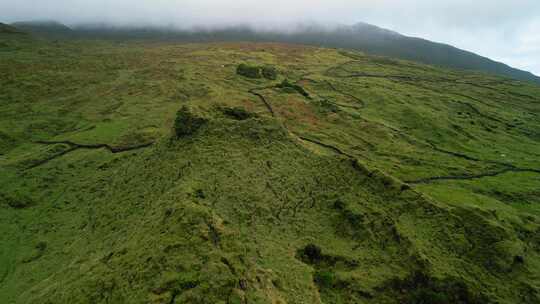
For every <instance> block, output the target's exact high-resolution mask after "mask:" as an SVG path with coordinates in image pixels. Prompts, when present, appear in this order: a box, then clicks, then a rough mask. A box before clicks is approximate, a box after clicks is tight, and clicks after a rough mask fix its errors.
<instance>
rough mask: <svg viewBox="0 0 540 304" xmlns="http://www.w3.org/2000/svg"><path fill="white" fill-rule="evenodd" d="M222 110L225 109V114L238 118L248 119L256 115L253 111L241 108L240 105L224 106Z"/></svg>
mask: <svg viewBox="0 0 540 304" xmlns="http://www.w3.org/2000/svg"><path fill="white" fill-rule="evenodd" d="M222 111H223V114H225V115H227V116H229V117H230V118H232V119H236V120H246V119H248V118H251V117H253V116H254V115H253V113H250V112H248V111H246V110H245V109H244V108H240V107H234V108H223V109H222Z"/></svg>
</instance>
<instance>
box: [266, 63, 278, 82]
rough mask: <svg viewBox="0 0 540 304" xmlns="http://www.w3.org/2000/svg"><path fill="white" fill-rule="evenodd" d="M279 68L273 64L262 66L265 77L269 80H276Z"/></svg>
mask: <svg viewBox="0 0 540 304" xmlns="http://www.w3.org/2000/svg"><path fill="white" fill-rule="evenodd" d="M277 74H278V73H277V70H276V68H275V67H273V66H264V67H263V68H262V75H263V77H264V78H266V79H269V80H276V79H277Z"/></svg>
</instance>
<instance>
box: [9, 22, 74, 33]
mask: <svg viewBox="0 0 540 304" xmlns="http://www.w3.org/2000/svg"><path fill="white" fill-rule="evenodd" d="M11 26H12V27H15V28H17V29H20V30H23V31H26V32H29V33H31V34H35V35H41V36H47V37H66V36H68V35H71V34H72V33H73V31H72V30H71V28H69V27H68V26H66V25H65V24H62V23H60V22H56V21H23V22H15V23H12V24H11Z"/></svg>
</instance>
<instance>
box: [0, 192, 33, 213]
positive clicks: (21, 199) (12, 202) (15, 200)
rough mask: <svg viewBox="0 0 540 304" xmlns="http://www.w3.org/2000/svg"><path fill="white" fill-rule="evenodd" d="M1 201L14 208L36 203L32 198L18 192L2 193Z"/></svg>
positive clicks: (26, 206) (0, 194)
mask: <svg viewBox="0 0 540 304" xmlns="http://www.w3.org/2000/svg"><path fill="white" fill-rule="evenodd" d="M0 202H4V203H7V205H8V206H9V207H11V208H13V209H24V208H28V207H31V206H32V205H34V202H33V201H32V199H30V198H29V197H27V196H25V195H22V194H20V193H18V192H15V193H13V194H10V195H8V194H2V193H0Z"/></svg>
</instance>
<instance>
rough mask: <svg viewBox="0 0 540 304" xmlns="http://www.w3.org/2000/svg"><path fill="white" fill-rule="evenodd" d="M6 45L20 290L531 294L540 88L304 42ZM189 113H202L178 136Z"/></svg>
mask: <svg viewBox="0 0 540 304" xmlns="http://www.w3.org/2000/svg"><path fill="white" fill-rule="evenodd" d="M2 39H3V40H2V42H4V44H3V45H2V46H1V47H0V69H1V70H2V71H3V72H2V74H0V86H1V87H2V90H1V91H0V117H1V119H0V167H1V169H2V170H0V189H1V190H0V194H1V196H0V198H1V199H2V201H0V231H2V234H1V236H0V244H2V245H1V246H0V297H1V298H3V299H7V303H10V302H14V303H122V302H128V303H148V302H152V303H245V302H246V301H247V302H248V303H319V302H323V303H400V302H407V301H408V302H410V303H415V301H416V300H417V299H419V298H432V299H433V298H437V297H439V298H440V297H444V296H447V297H450V298H451V297H452V296H454V297H455V296H456V295H461V296H462V297H463V298H467V299H468V300H469V301H470V302H474V301H477V302H478V303H481V302H486V301H488V300H489V301H491V302H499V303H516V302H522V303H534V302H538V301H540V294H539V291H540V277H539V275H538V274H539V273H540V257H539V256H538V254H539V250H540V239H539V238H538V232H540V208H538V203H540V201H539V200H538V197H540V196H539V190H538V189H540V174H539V172H538V170H539V169H540V145H539V140H540V133H539V131H538V130H540V119H539V117H538V116H539V114H540V104H539V102H540V98H539V97H538V96H540V88H539V87H535V86H532V85H528V84H523V83H520V82H516V81H512V80H508V79H501V78H494V77H491V76H486V75H482V74H472V73H467V74H465V73H463V72H457V71H453V70H444V69H439V68H434V67H430V66H425V65H419V64H414V63H410V62H406V61H396V60H390V59H386V58H379V57H370V56H365V55H362V54H359V53H349V52H340V51H338V50H330V49H317V48H309V47H300V46H288V45H277V44H205V45H202V44H201V45H196V44H189V45H167V44H148V43H146V44H145V43H130V44H113V43H108V42H96V41H92V42H56V43H48V42H43V41H32V40H21V39H19V38H11V37H2ZM244 62H247V63H253V64H272V65H275V66H276V67H277V68H278V69H279V70H280V76H279V79H278V80H276V81H266V80H251V79H247V78H244V77H241V76H238V75H236V74H235V68H236V66H237V65H238V64H239V63H244ZM284 78H288V79H289V80H291V81H294V82H297V83H298V84H299V85H301V86H302V87H303V88H304V89H305V90H307V92H309V93H310V97H309V98H305V97H303V96H302V95H300V94H296V93H291V92H287V91H286V90H284V89H279V88H275V87H272V86H273V85H275V84H277V83H279V82H280V81H281V80H283V79H284ZM263 98H264V101H265V102H266V104H265V103H263V100H262V99H263ZM183 105H187V106H189V107H190V109H191V110H192V111H193V112H194V113H196V114H197V115H200V116H202V117H205V118H206V119H208V123H207V124H206V125H205V126H204V127H203V128H201V129H200V130H198V131H197V133H195V134H193V135H192V136H190V137H186V138H182V139H173V138H172V135H171V134H172V129H171V128H172V125H173V120H174V117H175V113H176V111H177V110H178V109H179V108H180V107H181V106H183ZM235 106H239V107H243V108H244V109H246V110H248V111H249V112H251V113H254V117H252V118H249V119H246V120H237V119H234V117H230V116H228V115H226V114H224V112H223V111H222V108H224V107H225V108H226V107H235ZM269 107H270V109H271V110H272V112H270V111H269ZM272 113H273V115H272ZM61 142H64V143H61ZM148 144H152V145H151V146H148ZM103 145H107V146H103ZM143 146H144V148H143ZM122 151H123V152H122ZM113 152H115V153H113ZM383 172H384V173H383ZM402 181H406V182H407V183H408V184H409V185H410V186H408V185H406V184H403V183H402ZM409 187H412V189H410V188H409ZM308 244H315V245H316V246H318V247H320V248H321V250H322V253H321V254H316V255H309V256H308V257H306V255H304V254H302V252H303V251H302V250H303V249H304V248H305V247H306V246H307V245H308ZM486 298H487V299H486ZM220 301H221V302H220Z"/></svg>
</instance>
